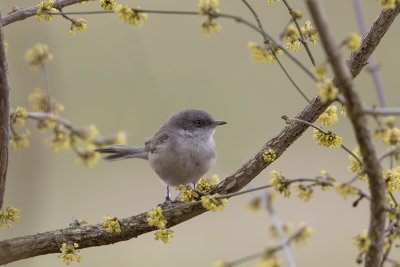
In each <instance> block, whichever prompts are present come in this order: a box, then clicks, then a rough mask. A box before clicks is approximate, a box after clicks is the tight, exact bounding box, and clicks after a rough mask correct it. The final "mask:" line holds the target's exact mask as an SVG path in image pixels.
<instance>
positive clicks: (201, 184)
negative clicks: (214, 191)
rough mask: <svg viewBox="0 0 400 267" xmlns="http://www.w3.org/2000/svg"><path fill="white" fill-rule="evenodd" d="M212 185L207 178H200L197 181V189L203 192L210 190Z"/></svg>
mask: <svg viewBox="0 0 400 267" xmlns="http://www.w3.org/2000/svg"><path fill="white" fill-rule="evenodd" d="M211 187H212V185H211V184H210V182H209V181H208V180H207V179H204V178H200V180H199V181H198V182H197V183H196V190H197V191H198V192H200V193H202V194H204V193H205V192H206V191H208V190H210V189H211Z"/></svg>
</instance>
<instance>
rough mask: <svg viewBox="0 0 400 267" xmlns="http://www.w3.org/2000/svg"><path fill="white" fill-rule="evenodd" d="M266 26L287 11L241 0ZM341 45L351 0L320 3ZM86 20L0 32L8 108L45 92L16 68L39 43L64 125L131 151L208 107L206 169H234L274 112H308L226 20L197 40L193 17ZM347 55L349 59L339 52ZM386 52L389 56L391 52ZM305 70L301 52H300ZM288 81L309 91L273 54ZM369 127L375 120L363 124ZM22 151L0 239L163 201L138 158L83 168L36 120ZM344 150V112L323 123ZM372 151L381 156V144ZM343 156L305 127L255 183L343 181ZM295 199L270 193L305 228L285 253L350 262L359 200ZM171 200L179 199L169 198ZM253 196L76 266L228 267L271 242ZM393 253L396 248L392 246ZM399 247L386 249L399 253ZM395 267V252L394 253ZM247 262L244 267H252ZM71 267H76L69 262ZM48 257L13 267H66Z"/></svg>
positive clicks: (385, 71) (389, 80) (374, 7)
mask: <svg viewBox="0 0 400 267" xmlns="http://www.w3.org/2000/svg"><path fill="white" fill-rule="evenodd" d="M118 2H120V3H124V4H128V5H130V6H133V7H135V6H138V5H140V6H142V8H146V9H160V10H196V9H197V1H194V0H192V1H182V0H181V1H177V0H172V1H156V0H147V1H118ZM291 2H292V5H293V7H294V8H296V9H300V10H302V11H303V14H304V18H303V19H302V24H304V21H305V19H306V18H309V15H308V13H307V11H306V8H305V6H304V2H303V1H291ZM36 3H37V1H30V0H29V1H28V0H20V1H11V0H1V3H0V8H1V15H2V16H5V15H6V14H7V12H8V11H9V10H10V8H11V6H12V5H18V6H19V7H24V8H25V7H30V6H33V5H36ZM250 3H251V4H252V5H254V8H255V9H256V10H257V12H258V13H259V16H260V18H261V20H262V22H263V24H264V27H265V29H266V31H268V32H269V33H270V34H272V35H273V36H275V37H276V36H278V35H279V34H280V33H281V31H282V30H283V28H284V27H285V25H286V24H287V22H288V21H289V15H288V12H287V10H286V9H285V7H284V5H283V3H281V2H280V3H277V4H275V5H268V4H267V2H266V1H265V0H263V1H250ZM323 3H324V4H325V7H326V9H327V13H328V16H329V20H330V23H331V26H332V28H333V30H334V34H335V37H336V38H337V42H338V43H339V42H341V40H343V39H344V38H345V37H346V36H347V35H348V33H349V32H358V26H357V23H356V20H355V17H354V13H353V6H352V2H351V1H349V0H337V1H327V0H326V1H323ZM362 4H363V7H364V11H365V17H366V20H367V24H368V25H371V23H372V22H373V21H374V19H375V18H376V17H377V15H378V14H379V12H380V10H381V6H380V5H379V4H378V3H377V1H371V0H368V1H366V0H364V1H362ZM99 9H100V6H99V3H98V2H97V1H95V2H90V3H89V5H74V6H71V7H67V8H65V9H64V11H79V10H99ZM220 9H221V11H222V12H224V13H231V14H237V15H240V16H243V17H244V18H246V19H248V20H249V21H252V22H254V19H253V18H252V17H251V15H250V13H249V11H248V10H247V9H246V8H245V7H244V5H243V4H242V2H241V1H239V0H236V1H224V0H222V1H221V3H220ZM74 17H75V18H79V17H82V18H85V19H86V20H88V27H87V30H86V31H85V32H84V33H83V34H75V35H74V36H71V35H70V34H69V27H70V23H69V22H67V21H66V20H65V19H63V18H62V17H55V18H54V19H53V21H52V22H51V23H47V22H41V23H39V22H37V21H36V20H35V19H34V17H31V18H29V19H27V20H24V21H20V22H16V23H13V24H11V25H8V26H6V27H5V39H6V41H7V43H8V45H9V48H8V53H7V58H8V66H9V76H10V83H11V92H10V98H11V107H14V108H15V107H16V106H17V105H19V106H26V107H28V100H27V98H28V95H29V94H30V93H31V92H32V91H33V88H34V87H36V86H39V87H42V88H43V84H42V80H41V75H40V72H39V71H33V70H32V69H31V68H30V67H29V66H28V65H27V63H26V62H25V61H24V54H25V51H26V50H27V49H28V48H31V47H33V46H34V45H35V44H36V43H38V42H41V43H46V44H48V46H49V48H50V52H51V53H53V54H54V60H53V61H51V62H50V63H49V64H48V65H47V66H48V74H49V83H50V88H51V94H52V96H54V97H55V98H57V99H58V100H59V101H60V102H61V103H63V104H64V105H65V107H66V109H65V112H64V113H63V114H62V116H63V117H65V118H66V119H68V120H70V121H71V122H73V124H74V125H76V126H78V127H81V126H85V125H88V124H91V123H94V124H96V125H97V127H98V129H99V130H100V132H101V133H102V134H104V135H106V136H109V135H111V134H113V133H115V132H117V131H118V130H121V129H123V130H125V131H126V132H127V133H128V134H129V139H128V144H130V145H141V144H143V142H144V141H145V138H146V137H151V136H152V135H153V134H154V133H155V132H156V131H157V130H158V127H159V126H160V124H161V123H162V122H164V121H165V120H166V119H167V118H168V117H169V116H170V115H171V114H174V113H176V112H178V111H181V110H183V109H189V108H197V109H204V110H206V111H208V112H210V113H211V114H213V116H214V117H215V118H216V119H219V120H225V121H228V122H229V123H228V124H227V125H226V126H223V127H221V128H218V130H217V132H216V134H215V139H216V143H217V148H218V160H217V164H216V165H215V166H214V167H213V168H212V170H211V171H210V172H209V173H208V174H207V177H211V175H212V174H215V173H217V174H219V175H220V177H221V178H224V177H226V176H228V175H229V174H231V173H233V172H234V171H235V170H236V169H237V168H239V167H240V166H241V164H243V163H244V162H245V161H246V160H248V159H249V158H250V157H251V156H252V155H254V154H255V153H256V152H257V151H258V150H259V149H260V148H261V147H262V145H263V144H264V143H265V142H266V141H267V140H268V139H270V138H271V137H273V136H274V135H275V134H277V133H278V132H279V131H280V130H281V129H282V128H283V127H284V123H283V121H282V119H281V118H280V117H281V115H283V114H285V115H288V116H294V115H296V114H297V113H298V112H299V111H300V110H301V109H302V108H303V107H304V106H305V104H306V102H305V101H304V99H302V98H301V96H300V95H299V94H298V93H297V92H296V91H295V89H294V87H293V86H292V85H291V84H290V83H289V81H288V79H287V78H286V77H285V75H284V74H283V72H282V71H281V70H280V68H279V67H278V65H277V64H273V65H265V64H255V63H253V62H252V61H251V59H250V52H249V50H248V48H247V43H248V41H255V42H261V41H262V40H261V37H260V36H259V34H257V33H256V32H254V31H252V30H251V29H249V28H247V27H245V26H244V25H241V24H238V23H236V22H234V21H231V20H227V19H218V23H219V24H221V25H222V31H221V33H219V34H214V33H213V34H212V36H211V37H210V38H205V36H204V35H203V33H202V32H201V31H200V28H199V25H200V23H201V21H202V20H203V18H201V17H197V16H177V15H158V14H149V17H148V21H147V22H145V24H143V25H142V26H141V27H133V26H131V25H126V24H123V22H122V21H121V20H119V19H118V18H117V16H116V15H115V14H103V15H79V16H74ZM399 30H400V25H399V23H398V21H396V22H395V23H394V25H393V26H392V27H391V29H390V30H389V32H388V33H387V35H386V36H385V37H384V39H383V40H382V42H381V44H380V46H379V48H378V49H377V50H376V56H377V59H378V61H379V66H380V73H381V75H382V79H383V81H384V86H385V89H386V94H387V98H388V102H389V104H390V105H391V106H396V105H398V99H399V90H395V88H396V87H398V83H396V84H395V81H397V80H398V79H396V76H395V75H398V66H399V63H398V57H397V56H394V55H396V54H397V51H398V43H399V40H400V39H399V38H400V36H399V34H398V33H399V32H400V31H399ZM312 51H313V53H314V55H315V57H316V59H317V62H323V61H325V57H324V56H323V53H322V50H321V46H320V43H318V45H316V46H312ZM343 51H344V56H345V57H348V55H349V52H348V51H347V50H343ZM395 53H396V54H395ZM296 56H298V57H299V59H300V60H301V61H303V62H304V63H305V64H306V65H307V66H310V62H309V60H308V58H307V57H306V55H305V50H304V48H301V49H300V51H299V53H298V54H296ZM281 59H282V62H283V64H284V65H285V66H286V67H287V69H288V70H289V72H290V73H291V74H292V76H293V77H294V79H295V80H296V82H297V83H298V84H299V85H300V87H301V88H302V89H303V90H304V92H305V93H306V94H307V95H308V96H309V97H313V96H314V95H315V94H316V93H317V87H316V86H315V84H314V83H313V82H312V81H311V80H310V79H309V78H308V77H307V76H306V75H305V74H304V73H303V72H302V71H301V70H299V68H298V67H297V66H295V65H294V64H293V63H292V62H290V61H289V60H288V59H287V58H286V57H284V56H281ZM355 85H356V88H357V90H358V92H360V94H361V96H362V97H363V100H364V101H365V103H366V104H368V105H373V104H377V103H378V102H377V99H376V94H375V91H374V86H373V83H372V79H371V77H370V76H369V75H368V72H366V71H364V72H363V73H362V74H360V75H359V77H357V79H356V80H355ZM372 125H373V124H372ZM26 127H27V128H28V129H30V131H31V136H30V138H29V139H30V146H29V147H28V148H26V149H23V150H22V151H19V152H14V151H11V153H10V158H9V172H8V180H7V187H6V195H5V204H6V205H7V204H12V205H13V206H15V207H17V208H19V209H21V211H20V220H19V221H17V222H16V223H14V224H13V226H12V228H11V229H6V228H5V227H2V228H0V239H7V238H13V237H19V236H22V235H28V234H34V233H39V232H44V231H48V230H54V229H58V228H62V227H66V226H68V224H69V223H70V221H71V217H72V216H77V217H78V218H83V219H86V220H89V221H90V222H92V223H99V222H100V221H101V218H102V217H103V216H105V215H107V214H110V215H112V216H117V217H120V218H122V217H127V216H131V215H135V214H138V213H140V212H143V211H147V210H149V209H151V208H153V207H155V206H156V205H157V204H158V203H160V202H161V201H162V199H163V194H164V186H162V184H161V183H160V181H159V179H158V178H157V176H156V174H155V173H154V172H153V171H152V170H151V168H150V167H149V166H148V164H147V162H145V161H143V160H125V161H120V162H115V163H112V164H110V163H107V162H104V161H99V163H98V164H97V165H96V166H95V167H94V168H91V169H88V168H87V167H85V166H84V165H82V164H77V163H75V158H76V155H75V154H74V153H73V152H72V151H62V152H58V153H56V152H53V151H51V150H50V149H49V147H48V146H47V145H45V144H43V140H44V139H45V138H46V137H48V136H49V135H48V133H44V134H42V133H40V132H39V131H38V130H37V129H36V128H35V123H34V122H31V121H30V122H27V123H26ZM333 129H334V131H335V132H336V133H337V134H338V135H340V136H342V137H343V138H344V143H345V144H346V145H348V146H349V147H351V148H353V147H354V146H355V140H354V134H353V133H352V128H351V125H350V123H349V121H348V118H343V117H340V121H339V122H338V123H337V124H335V125H334V126H333ZM381 151H382V150H381ZM348 165H349V163H348V159H347V155H346V153H345V152H344V151H342V150H340V149H334V150H327V149H324V148H322V147H319V146H317V145H315V143H314V142H313V140H312V132H311V131H308V132H307V133H306V134H304V136H303V137H302V138H300V140H298V141H297V142H296V143H295V144H294V145H293V146H291V147H290V149H289V150H288V151H287V152H286V153H285V154H284V155H283V156H282V157H281V158H280V159H279V160H277V161H276V162H274V164H272V165H271V167H269V168H268V169H267V170H266V171H264V172H262V173H261V174H260V175H259V176H258V177H257V178H256V179H255V180H254V184H255V185H263V184H266V183H268V182H269V180H270V177H269V171H271V170H272V169H274V170H281V171H282V172H284V173H285V174H286V176H287V177H291V178H295V177H315V176H317V175H318V174H319V172H320V170H321V169H326V170H328V171H329V172H330V173H331V174H332V175H333V176H334V177H335V178H336V179H337V180H338V181H346V180H348V179H350V178H351V177H352V176H353V175H352V174H351V173H350V172H348V171H347V166H348ZM315 191H316V192H315V195H314V198H312V199H311V200H310V201H309V202H307V203H305V202H303V201H302V200H299V199H297V197H296V195H295V192H292V197H291V198H290V199H284V198H283V197H282V196H279V198H278V200H277V202H276V204H275V207H276V210H277V213H278V216H279V217H280V218H281V220H282V221H284V222H293V223H295V224H297V223H298V222H301V221H303V222H306V223H307V224H308V225H309V226H311V227H313V229H314V236H313V237H312V239H311V240H310V242H309V244H308V245H307V246H303V247H300V248H296V247H294V248H293V254H294V257H295V260H296V263H297V264H298V266H355V265H356V263H355V258H356V256H357V254H358V252H357V249H356V248H355V247H354V246H353V245H352V244H351V237H352V236H354V235H356V234H358V233H360V232H361V231H362V230H364V229H366V228H367V227H368V222H369V218H368V214H369V208H368V203H367V202H366V201H362V202H361V203H360V204H359V206H358V207H357V208H352V206H351V204H352V201H353V200H354V199H352V198H350V199H348V200H343V199H342V198H341V197H340V196H339V195H337V194H336V193H335V192H334V191H332V190H330V191H328V192H324V193H321V192H320V190H319V189H316V190H315ZM174 193H175V192H174ZM252 197H253V196H252V195H250V194H248V195H244V196H240V197H237V198H234V199H231V200H230V201H229V204H228V206H227V207H226V209H225V210H224V211H223V212H216V213H213V212H208V213H206V214H203V215H201V216H198V217H196V218H194V219H192V220H190V221H188V222H185V223H183V224H181V225H177V226H175V227H173V228H172V229H173V230H174V231H175V238H174V239H172V241H171V243H170V244H168V245H165V244H163V243H162V242H160V241H155V240H154V238H153V233H149V234H145V235H142V236H139V237H138V238H137V239H132V240H129V241H126V242H120V243H117V244H114V245H109V246H103V247H94V248H89V249H84V250H81V254H82V256H83V259H82V262H81V263H80V265H79V266H82V267H84V266H110V265H114V266H211V265H212V263H213V262H214V261H216V260H219V259H226V260H234V259H237V258H239V257H242V256H246V255H248V254H251V253H254V252H256V251H260V250H262V249H263V248H265V247H266V246H271V245H274V244H277V242H276V241H275V240H272V239H271V237H270V236H269V235H268V233H267V229H268V227H269V226H270V225H271V221H270V219H269V218H268V215H267V214H266V213H265V212H262V213H252V212H249V211H247V210H246V205H247V204H248V202H249V200H250V199H252ZM397 250H398V249H397ZM395 254H396V249H395V251H394V252H393V254H392V255H394V256H393V257H396V256H395ZM397 258H398V259H399V258H400V257H399V256H397ZM256 263H257V261H252V262H249V263H246V264H243V265H241V266H253V265H255V264H256ZM74 264H76V263H74ZM63 265H64V263H62V261H61V260H60V259H58V258H57V256H56V255H55V254H51V255H45V256H39V257H34V258H31V259H27V260H22V261H17V262H14V263H11V264H9V266H12V267H17V266H18V267H19V266H21V267H24V266H32V267H34V266H41V267H43V266H63Z"/></svg>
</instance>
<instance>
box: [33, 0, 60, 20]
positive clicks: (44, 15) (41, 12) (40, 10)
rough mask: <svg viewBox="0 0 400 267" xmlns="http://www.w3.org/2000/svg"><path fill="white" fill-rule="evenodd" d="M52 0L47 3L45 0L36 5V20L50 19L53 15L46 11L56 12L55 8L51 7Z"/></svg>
mask: <svg viewBox="0 0 400 267" xmlns="http://www.w3.org/2000/svg"><path fill="white" fill-rule="evenodd" d="M53 4H54V0H49V2H48V3H47V2H46V1H42V2H40V3H39V4H38V5H37V11H36V20H37V21H39V22H40V21H42V20H43V19H44V20H46V21H51V18H52V17H54V15H51V14H49V13H48V12H57V9H55V8H54V7H53Z"/></svg>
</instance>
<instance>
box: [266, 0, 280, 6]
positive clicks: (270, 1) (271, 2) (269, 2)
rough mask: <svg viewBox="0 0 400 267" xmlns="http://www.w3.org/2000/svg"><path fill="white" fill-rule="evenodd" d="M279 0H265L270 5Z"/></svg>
mask: <svg viewBox="0 0 400 267" xmlns="http://www.w3.org/2000/svg"><path fill="white" fill-rule="evenodd" d="M279 1H280V0H267V2H268V4H270V5H272V4H273V3H276V2H279Z"/></svg>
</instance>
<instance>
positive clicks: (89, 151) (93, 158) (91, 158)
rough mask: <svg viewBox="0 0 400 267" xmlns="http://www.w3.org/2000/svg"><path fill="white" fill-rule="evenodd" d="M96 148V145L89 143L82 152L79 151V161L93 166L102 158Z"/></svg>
mask: <svg viewBox="0 0 400 267" xmlns="http://www.w3.org/2000/svg"><path fill="white" fill-rule="evenodd" d="M95 149H96V146H94V145H92V144H89V145H87V146H86V147H85V148H84V149H83V151H82V152H79V158H78V162H82V163H83V164H85V165H86V166H87V167H89V168H91V167H93V166H94V165H95V164H96V163H97V161H98V160H99V159H100V154H99V152H96V151H94V150H95Z"/></svg>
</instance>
